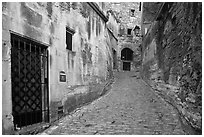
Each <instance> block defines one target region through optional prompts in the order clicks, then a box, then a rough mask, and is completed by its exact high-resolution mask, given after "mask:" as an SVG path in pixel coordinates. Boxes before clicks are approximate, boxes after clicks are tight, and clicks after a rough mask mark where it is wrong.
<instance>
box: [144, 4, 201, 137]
mask: <svg viewBox="0 0 204 137" xmlns="http://www.w3.org/2000/svg"><path fill="white" fill-rule="evenodd" d="M201 9H202V3H165V4H164V6H163V8H162V9H161V11H160V13H159V14H158V16H157V19H156V20H154V21H153V22H152V24H151V26H150V28H149V30H148V33H147V34H146V35H145V36H144V38H143V43H142V70H141V73H142V76H143V78H144V79H145V80H147V81H148V82H149V83H150V85H151V86H152V87H153V88H154V89H155V90H157V91H158V92H159V94H162V95H163V96H166V98H167V99H168V100H169V101H170V102H171V103H172V104H173V105H174V106H175V107H176V108H177V109H178V111H179V113H180V114H181V116H182V117H184V119H185V120H186V121H187V123H188V124H189V125H190V126H191V127H192V128H193V129H194V130H195V132H196V133H199V134H200V133H201V131H202V39H201V36H202V10H201Z"/></svg>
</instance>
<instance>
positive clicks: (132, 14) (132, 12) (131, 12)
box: [130, 9, 135, 17]
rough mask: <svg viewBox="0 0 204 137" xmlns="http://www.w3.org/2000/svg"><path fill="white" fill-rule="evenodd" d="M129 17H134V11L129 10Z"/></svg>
mask: <svg viewBox="0 0 204 137" xmlns="http://www.w3.org/2000/svg"><path fill="white" fill-rule="evenodd" d="M130 16H131V17H134V16H135V10H134V9H131V10H130Z"/></svg>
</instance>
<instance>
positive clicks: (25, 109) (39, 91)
mask: <svg viewBox="0 0 204 137" xmlns="http://www.w3.org/2000/svg"><path fill="white" fill-rule="evenodd" d="M11 44H12V47H11V83H12V113H13V117H14V127H23V126H27V125H32V124H35V123H39V122H42V121H45V122H47V121H49V116H48V112H49V109H48V66H47V62H48V56H47V55H48V51H47V47H46V46H44V45H42V44H39V43H37V42H35V41H33V40H31V39H28V38H25V37H22V36H18V35H16V34H11Z"/></svg>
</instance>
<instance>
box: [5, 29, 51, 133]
mask: <svg viewBox="0 0 204 137" xmlns="http://www.w3.org/2000/svg"><path fill="white" fill-rule="evenodd" d="M9 32H10V44H11V48H12V46H13V45H12V36H11V35H14V37H17V38H22V39H27V40H28V41H32V42H34V43H37V44H38V45H41V46H43V47H46V54H47V56H46V59H47V63H46V67H47V68H46V69H47V81H46V83H47V84H46V85H47V86H46V88H47V92H46V94H47V95H46V98H47V99H46V100H42V102H46V103H47V105H46V107H47V109H46V118H45V117H43V116H44V115H43V113H45V112H44V111H45V109H44V108H43V106H42V114H41V116H42V121H41V122H39V123H44V122H46V123H49V122H50V89H49V88H50V86H49V84H50V83H49V75H50V71H49V47H50V45H49V44H46V43H44V42H41V41H38V40H36V39H33V38H30V37H28V36H26V35H23V34H20V33H17V32H14V31H12V30H9ZM11 63H12V62H11ZM10 71H11V69H10ZM11 73H12V72H11ZM41 84H42V83H41ZM11 87H12V81H11ZM41 98H42V97H41ZM11 102H12V103H13V99H12V88H11ZM12 113H13V106H12ZM39 123H33V124H31V125H26V126H22V127H27V126H33V125H36V124H39ZM14 126H15V125H14ZM15 128H16V127H14V129H15Z"/></svg>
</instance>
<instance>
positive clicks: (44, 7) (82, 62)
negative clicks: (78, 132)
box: [2, 2, 113, 134]
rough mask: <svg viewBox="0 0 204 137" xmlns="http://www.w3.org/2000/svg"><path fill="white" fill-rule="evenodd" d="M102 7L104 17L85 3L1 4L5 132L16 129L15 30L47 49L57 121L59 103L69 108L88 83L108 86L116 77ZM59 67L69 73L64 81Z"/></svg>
mask: <svg viewBox="0 0 204 137" xmlns="http://www.w3.org/2000/svg"><path fill="white" fill-rule="evenodd" d="M99 7H104V4H101V3H99V6H97V4H96V9H97V8H98V10H100V9H99ZM99 12H100V13H101V15H100V16H99V14H98V12H96V10H94V9H93V8H92V7H91V6H90V5H89V4H88V3H85V2H84V3H83V2H53V3H51V2H28V3H24V2H22V3H19V2H16V3H12V2H4V3H2V66H3V67H2V72H3V75H2V79H3V83H2V92H3V93H2V96H3V100H2V102H3V105H2V106H3V108H2V110H3V111H2V112H3V113H2V119H3V126H2V128H3V132H4V134H11V133H12V132H11V131H13V122H12V121H13V117H12V99H11V93H12V91H11V60H10V59H11V54H10V49H11V46H12V45H11V42H10V36H11V32H15V33H16V34H19V35H21V36H26V37H29V38H32V39H34V40H36V41H38V42H39V43H43V44H45V45H46V46H47V48H48V52H49V59H48V61H49V62H48V67H49V69H48V70H49V74H48V75H49V80H48V81H49V106H50V109H49V110H50V116H49V117H50V121H54V120H56V119H57V118H58V113H57V111H58V110H57V109H58V107H63V112H64V113H65V112H69V107H67V105H66V104H70V103H67V102H69V101H70V100H69V97H70V96H71V95H73V94H75V93H76V94H78V92H80V91H81V89H83V91H84V92H85V93H87V94H88V93H89V92H91V91H90V88H86V87H87V86H88V87H91V86H92V85H97V84H98V85H104V83H106V82H107V80H109V79H110V78H111V77H112V58H113V57H112V46H111V43H110V40H109V39H108V38H109V37H108V35H109V34H108V31H107V29H106V25H105V24H106V19H103V18H106V17H105V15H103V10H100V11H99ZM101 16H104V17H103V18H102V17H101ZM66 27H68V28H70V29H72V30H73V31H74V32H75V33H74V34H73V36H72V38H73V40H72V51H71V50H68V49H66V46H67V45H66ZM60 71H63V72H65V75H66V82H60V81H59V73H60ZM78 86H82V87H81V88H77V87H78ZM73 88H74V90H73ZM75 88H76V89H75ZM78 90H79V91H78ZM84 92H83V93H84ZM73 104H74V103H73Z"/></svg>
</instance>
